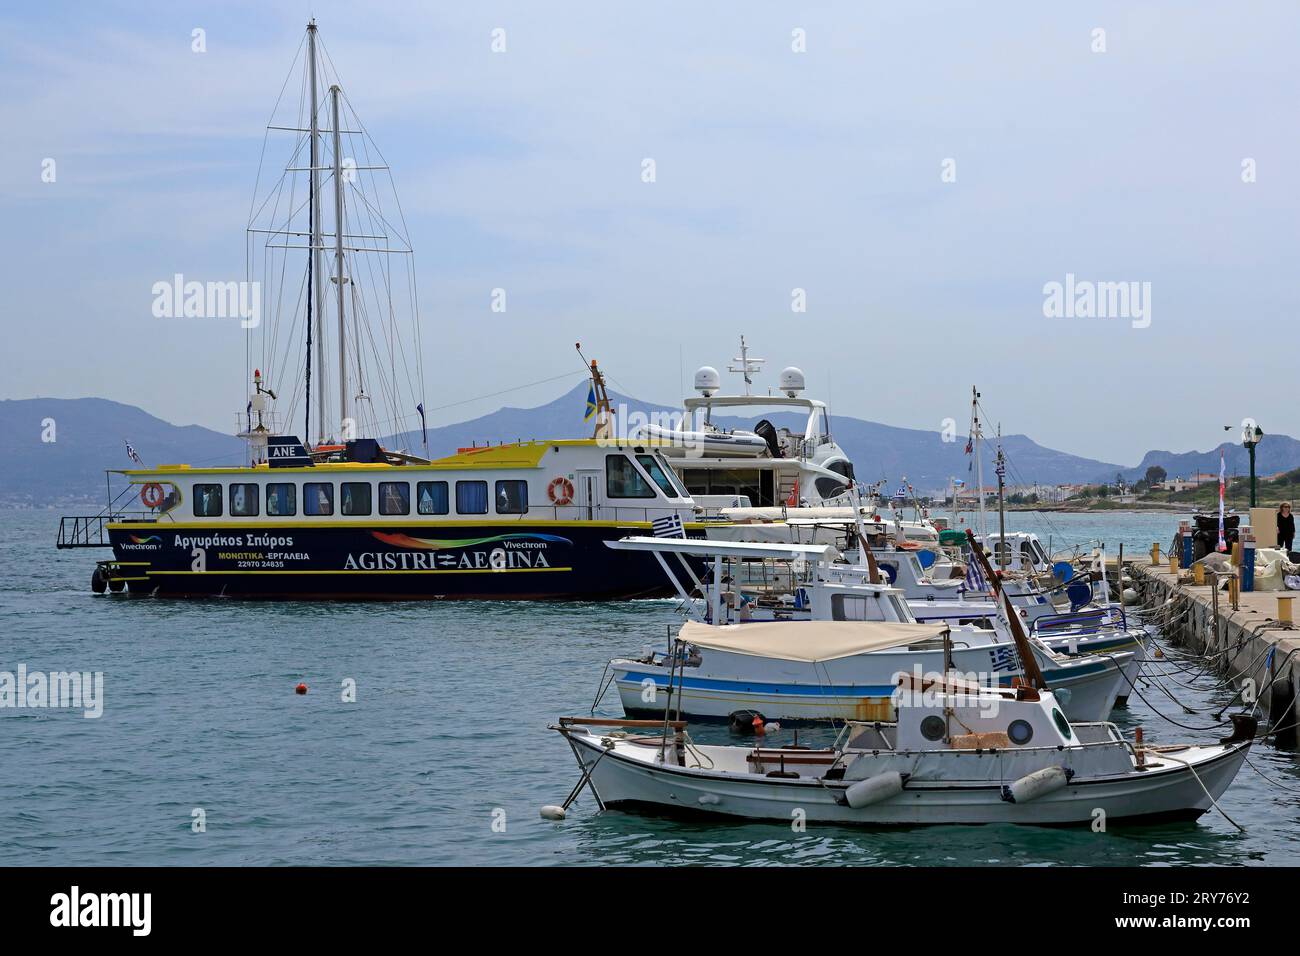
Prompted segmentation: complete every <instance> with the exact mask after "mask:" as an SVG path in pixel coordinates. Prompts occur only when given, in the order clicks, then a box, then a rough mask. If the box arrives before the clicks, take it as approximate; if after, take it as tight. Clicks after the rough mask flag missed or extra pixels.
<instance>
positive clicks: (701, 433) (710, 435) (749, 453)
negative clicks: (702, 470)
mask: <svg viewBox="0 0 1300 956" xmlns="http://www.w3.org/2000/svg"><path fill="white" fill-rule="evenodd" d="M637 433H638V434H639V435H644V436H645V437H646V438H647V439H650V440H653V441H659V442H664V443H665V444H664V446H663V447H661V448H660V449H659V450H660V451H661V452H663V453H664V454H665V455H667V456H669V457H675V456H680V455H687V454H690V455H701V456H703V457H706V458H757V457H758V456H759V455H762V454H765V453H767V451H768V445H767V442H766V441H765V440H764V439H762V438H760V437H759V436H758V435H756V434H755V433H754V432H747V431H740V430H736V431H730V432H728V431H722V430H721V429H715V428H705V429H701V430H697V431H688V430H685V429H681V428H665V427H664V426H662V425H654V424H650V425H643V426H641V428H639V429H638V430H637Z"/></svg>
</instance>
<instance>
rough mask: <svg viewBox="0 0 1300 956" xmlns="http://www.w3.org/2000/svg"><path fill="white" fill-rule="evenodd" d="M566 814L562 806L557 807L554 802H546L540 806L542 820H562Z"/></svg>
mask: <svg viewBox="0 0 1300 956" xmlns="http://www.w3.org/2000/svg"><path fill="white" fill-rule="evenodd" d="M565 816H566V814H565V812H564V808H563V807H557V806H555V804H552V803H548V804H547V805H546V806H544V807H542V819H543V820H563V819H564V817H565Z"/></svg>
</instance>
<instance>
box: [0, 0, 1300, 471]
mask: <svg viewBox="0 0 1300 956" xmlns="http://www.w3.org/2000/svg"><path fill="white" fill-rule="evenodd" d="M805 7H806V9H805ZM310 15H314V16H316V18H317V19H318V22H319V25H320V31H321V36H322V38H323V40H324V41H325V43H326V45H327V47H328V49H329V52H330V55H331V57H332V59H333V62H334V64H335V65H336V66H337V68H338V70H339V71H340V74H341V76H342V79H343V82H344V84H345V85H346V87H347V90H348V95H349V98H350V100H351V102H352V103H353V105H354V106H355V107H356V108H357V110H358V112H359V113H360V115H361V116H362V118H363V119H364V120H365V121H366V123H367V126H368V128H369V130H370V132H371V133H372V135H373V136H374V138H375V140H376V141H377V142H378V144H379V145H380V147H381V148H382V149H383V151H384V153H385V155H386V157H387V158H388V160H389V161H390V162H391V163H392V164H393V167H394V170H395V175H396V182H397V187H398V190H399V192H400V195H401V198H402V201H403V203H404V205H405V210H406V214H407V219H408V222H409V225H410V232H411V237H412V240H413V242H414V245H415V249H416V259H415V262H416V267H417V272H418V276H419V292H420V300H421V307H422V318H423V323H424V325H423V328H424V330H425V338H424V341H425V365H426V369H427V377H428V384H427V388H426V399H425V404H426V405H427V406H428V407H430V408H433V407H436V406H442V405H445V404H448V403H451V402H458V401H461V400H463V399H468V398H473V397H475V396H480V395H485V394H487V393H490V392H498V391H501V390H502V389H506V388H509V387H511V386H512V385H515V384H520V383H528V382H535V381H538V380H540V379H545V378H549V377H551V376H556V375H560V374H562V373H564V372H566V371H568V370H574V371H575V374H574V376H573V377H572V379H570V380H567V381H557V382H551V383H549V384H544V385H539V386H536V387H534V388H532V389H528V390H523V391H520V392H517V393H513V394H511V395H507V396H502V397H497V398H492V399H487V400H484V401H481V402H477V403H471V404H466V405H461V406H458V407H456V408H452V409H446V410H444V411H442V412H438V413H435V414H433V415H431V416H430V418H431V424H433V423H435V422H438V423H440V422H444V421H450V420H457V419H463V418H468V417H473V416H476V415H478V414H483V413H486V412H488V411H491V410H492V409H493V408H495V407H498V406H499V405H501V404H503V403H505V404H511V405H535V404H541V403H542V402H544V401H547V400H549V399H550V398H552V397H554V396H555V395H556V394H558V393H559V392H561V391H563V390H564V389H566V388H568V387H571V386H572V384H573V383H574V382H576V381H577V380H578V378H579V377H580V372H579V371H578V367H577V359H576V357H575V356H574V353H573V343H574V342H575V341H578V340H581V341H582V343H583V345H584V348H585V349H586V350H587V351H588V353H589V354H590V355H593V356H595V357H597V358H599V359H600V360H601V363H602V365H604V366H605V367H606V368H607V369H608V370H609V372H610V373H611V375H612V384H614V385H615V386H616V387H618V388H619V390H621V391H624V392H629V393H631V394H634V395H638V396H641V397H643V398H645V399H647V400H653V401H659V402H665V403H668V402H673V401H675V400H676V399H678V398H679V397H680V391H681V381H682V371H683V367H684V369H685V376H686V382H687V385H689V380H690V373H691V371H692V370H693V369H694V368H695V367H697V366H699V365H702V364H710V365H715V366H719V367H721V366H723V365H725V363H726V362H727V361H728V359H730V357H731V356H732V355H734V354H735V349H736V344H737V339H738V337H739V335H740V334H741V333H742V332H743V333H745V335H746V336H747V337H748V339H749V341H750V342H751V343H752V345H753V347H754V349H755V351H756V352H757V354H759V355H761V356H763V357H766V358H767V359H768V360H769V369H770V373H769V374H768V375H767V376H765V377H764V378H763V379H761V380H760V382H761V383H774V382H775V375H776V371H777V370H779V369H780V368H781V367H782V366H783V365H787V364H797V365H799V366H801V367H802V368H803V369H804V371H805V372H806V373H807V376H808V381H809V386H810V389H809V392H810V394H812V395H814V396H819V397H827V398H829V400H830V401H831V403H832V408H833V410H834V411H835V412H838V413H840V414H851V415H856V416H860V417H864V418H870V419H874V420H878V421H882V422H887V423H889V424H895V425H904V426H911V427H918V428H931V429H938V428H939V427H940V425H941V422H942V421H943V419H944V418H948V417H952V418H955V419H956V420H957V421H958V422H959V424H960V426H961V427H962V428H963V429H964V427H965V423H966V420H967V414H968V412H967V405H968V396H969V388H970V385H971V384H973V383H978V384H979V385H980V387H981V390H982V392H983V395H984V404H985V407H986V409H987V410H988V411H989V413H990V414H992V415H993V416H994V417H995V418H1000V419H1001V421H1002V424H1003V427H1004V430H1006V431H1008V432H1017V433H1025V434H1028V435H1030V436H1031V437H1033V438H1035V439H1036V440H1038V441H1040V442H1042V443H1043V444H1046V445H1049V446H1052V447H1056V448H1060V449H1062V450H1066V451H1070V452H1074V453H1077V454H1083V455H1088V456H1091V457H1095V458H1100V459H1104V460H1107V461H1119V462H1124V463H1135V462H1136V461H1137V459H1138V457H1139V456H1140V455H1141V453H1142V452H1144V451H1145V450H1147V449H1148V448H1153V447H1154V448H1166V449H1171V450H1175V451H1182V450H1187V449H1190V448H1202V449H1204V448H1209V447H1212V446H1213V445H1214V444H1216V443H1217V442H1218V441H1220V440H1221V439H1222V437H1223V434H1224V433H1223V431H1222V427H1221V426H1222V425H1224V424H1227V423H1229V422H1233V423H1236V422H1240V421H1241V419H1242V418H1243V417H1244V416H1247V415H1250V416H1254V417H1256V418H1257V419H1258V420H1259V422H1260V424H1261V425H1262V426H1263V428H1264V430H1265V431H1266V432H1268V431H1271V432H1287V433H1290V434H1300V422H1297V421H1296V418H1297V405H1296V402H1295V401H1294V398H1293V396H1294V395H1295V394H1296V387H1295V382H1296V379H1297V376H1296V369H1297V364H1298V361H1297V348H1300V341H1298V340H1300V336H1297V334H1296V333H1297V323H1296V320H1295V316H1296V315H1297V311H1298V310H1297V298H1298V294H1297V282H1296V278H1295V272H1296V263H1297V252H1298V251H1300V250H1298V242H1297V212H1298V211H1300V210H1298V209H1297V207H1298V206H1300V202H1298V201H1297V200H1298V197H1300V186H1298V185H1297V183H1300V149H1298V147H1300V137H1298V136H1297V129H1300V116H1298V115H1297V103H1300V96H1298V95H1297V94H1298V93H1300V67H1298V66H1297V65H1296V64H1297V58H1296V52H1295V51H1296V45H1297V41H1300V29H1297V28H1298V27H1300V4H1296V3H1295V2H1294V0H1289V2H1279V3H1264V2H1243V3H1235V4H1221V3H1205V4H1192V3H1186V2H1168V3H1132V2H1119V3H1071V4H1062V3H1046V2H1041V0H1039V2H1027V3H999V4H989V3H975V2H969V3H923V2H917V3H906V4H896V3H894V4H891V3H883V2H852V3H850V2H845V3H819V4H815V5H813V4H808V5H798V4H790V3H772V4H763V3H753V2H745V3H740V2H736V3H701V2H695V3H680V4H677V3H654V4H630V3H608V2H605V3H591V4H579V3H537V2H531V3H524V2H520V3H477V2H476V3H469V2H464V3H438V4H418V5H417V4H409V5H408V4H398V3H365V4H357V3H355V2H351V3H335V2H314V3H310V4H308V3H277V4H270V3H265V2H259V3H247V4H244V3H221V4H216V3H212V4H202V3H192V4H191V3H184V2H166V3H130V4H126V3H122V4H115V3H104V2H96V3H59V2H50V3H45V4H31V3H27V4H22V5H21V6H17V5H12V6H10V7H8V8H7V9H6V10H5V11H4V12H3V13H0V87H2V88H3V89H4V90H5V94H4V96H3V97H0V128H2V129H3V130H4V133H3V138H4V143H5V148H4V149H2V150H0V215H2V217H3V223H4V228H3V231H0V263H3V266H2V269H3V272H2V274H3V278H4V284H3V287H4V296H3V298H2V299H0V323H2V326H3V331H4V343H5V347H4V359H3V368H4V376H3V379H2V380H0V397H6V398H27V397H32V396H35V395H46V396H59V397H78V396H87V395H94V396H102V397H106V398H113V399H117V400H120V401H124V402H129V403H133V404H138V405H140V406H142V407H144V408H145V409H147V410H148V411H150V412H152V413H154V414H156V415H159V416H161V417H163V418H165V419H168V420H170V421H173V422H176V423H179V424H187V423H191V422H198V423H200V424H204V425H208V426H210V427H214V428H218V429H221V430H224V431H229V430H230V429H231V426H232V423H233V420H234V416H235V414H236V412H238V411H239V410H241V409H242V408H243V406H244V402H245V398H246V391H247V384H246V383H245V382H244V380H243V378H244V365H243V361H244V333H243V332H242V330H240V328H239V325H238V322H233V321H230V320H216V319H206V320H191V321H183V320H168V319H158V318H155V317H154V316H153V315H152V313H151V304H152V301H153V296H152V294H151V287H152V285H153V283H155V282H157V281H159V280H168V279H170V277H171V276H172V275H173V274H174V273H177V272H180V273H183V274H185V275H186V277H187V278H197V279H202V280H207V279H212V280H228V279H242V278H243V277H244V228H245V226H246V224H247V221H248V210H249V203H250V200H251V198H252V193H253V186H254V178H255V176H256V173H257V168H258V160H259V154H260V150H261V146H262V139H263V133H264V130H263V127H264V125H265V123H266V122H267V118H268V116H269V115H270V112H271V107H272V105H273V104H274V102H275V98H276V96H277V94H278V93H279V91H280V89H281V85H282V84H283V82H284V77H285V74H286V72H287V70H288V68H289V65H290V63H291V62H292V60H293V57H294V55H295V51H296V50H297V48H298V45H299V42H300V40H301V35H302V30H303V27H304V25H305V23H306V20H307V19H308V17H309V16H310ZM195 28H202V29H203V30H204V31H205V32H206V44H207V51H206V52H205V53H201V54H199V53H194V52H192V50H191V43H192V39H191V37H192V31H193V30H194V29H195ZM495 28H503V29H504V30H505V31H506V32H505V36H506V42H507V52H505V53H494V52H492V49H491V44H492V31H493V30H494V29H495ZM797 29H799V30H802V31H804V34H803V35H804V36H805V37H806V41H805V42H806V52H802V53H798V52H794V51H793V50H792V44H793V43H795V39H794V31H795V30H797ZM1098 29H1100V30H1104V44H1105V52H1094V48H1096V47H1097V46H1098V38H1099V34H1097V33H1096V32H1095V31H1096V30H1098ZM49 158H52V159H54V160H55V161H56V167H55V168H56V170H57V177H56V180H55V181H54V182H52V183H51V182H43V181H42V169H43V165H42V164H43V162H44V160H46V159H49ZM645 158H652V159H653V160H654V161H655V164H656V181H655V182H653V183H646V182H643V181H642V161H643V160H644V159H645ZM947 160H952V161H953V163H951V164H947V165H945V161H947ZM1248 160H1249V161H1253V163H1251V164H1248V165H1253V169H1254V172H1255V181H1254V182H1243V162H1245V161H1248ZM945 170H946V171H947V172H948V173H949V176H948V177H947V178H949V179H951V178H952V176H951V173H952V172H953V171H954V170H955V181H948V182H945V181H944V179H945V176H944V173H945ZM1248 178H1249V177H1248ZM1067 274H1073V275H1075V276H1076V277H1077V279H1078V280H1092V281H1098V282H1137V283H1150V290H1151V291H1150V301H1149V307H1150V314H1149V319H1150V324H1149V327H1145V328H1135V327H1134V322H1133V321H1130V320H1129V319H1128V318H1048V317H1046V316H1045V315H1044V291H1043V290H1044V285H1045V284H1046V283H1049V282H1053V281H1055V282H1061V283H1064V282H1065V279H1066V275H1067ZM494 288H504V289H506V290H507V294H508V310H507V312H506V313H504V314H499V313H493V312H492V311H491V309H490V306H491V290H492V289H494ZM794 289H803V290H806V297H807V311H806V312H804V313H796V312H793V311H792V309H791V302H792V290H794ZM1135 321H1136V320H1135ZM1139 324H1140V322H1139ZM1212 384H1213V388H1211V385H1212ZM864 464H865V463H864Z"/></svg>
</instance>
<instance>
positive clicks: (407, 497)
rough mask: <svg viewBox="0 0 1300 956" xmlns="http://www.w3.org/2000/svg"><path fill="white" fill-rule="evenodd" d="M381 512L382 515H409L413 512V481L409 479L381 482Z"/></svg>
mask: <svg viewBox="0 0 1300 956" xmlns="http://www.w3.org/2000/svg"><path fill="white" fill-rule="evenodd" d="M379 513H380V514H381V515H409V514H410V513H411V483H410V482H409V481H381V482H380V483H379Z"/></svg>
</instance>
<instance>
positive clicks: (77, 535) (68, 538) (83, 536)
mask: <svg viewBox="0 0 1300 956" xmlns="http://www.w3.org/2000/svg"><path fill="white" fill-rule="evenodd" d="M121 520H122V516H121V515H109V514H97V515H65V516H64V517H62V518H60V519H59V536H58V538H57V539H56V540H55V542H54V546H55V547H57V548H110V547H112V542H111V541H109V539H108V529H107V528H106V527H105V526H106V525H108V524H109V523H110V522H113V521H121Z"/></svg>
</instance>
